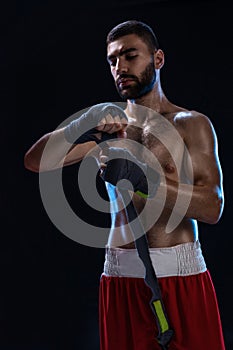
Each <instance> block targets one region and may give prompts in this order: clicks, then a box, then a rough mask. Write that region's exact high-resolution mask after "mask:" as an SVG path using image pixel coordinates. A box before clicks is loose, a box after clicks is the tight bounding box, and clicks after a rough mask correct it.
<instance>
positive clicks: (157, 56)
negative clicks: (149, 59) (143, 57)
mask: <svg viewBox="0 0 233 350" xmlns="http://www.w3.org/2000/svg"><path fill="white" fill-rule="evenodd" d="M154 64H155V69H161V68H162V67H163V65H164V52H163V50H161V49H158V50H157V51H155V53H154Z"/></svg>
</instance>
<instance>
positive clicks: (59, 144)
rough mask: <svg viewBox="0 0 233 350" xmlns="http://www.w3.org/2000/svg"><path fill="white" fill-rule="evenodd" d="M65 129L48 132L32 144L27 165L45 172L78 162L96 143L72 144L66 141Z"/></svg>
mask: <svg viewBox="0 0 233 350" xmlns="http://www.w3.org/2000/svg"><path fill="white" fill-rule="evenodd" d="M63 131H64V130H63V129H58V130H55V131H53V132H51V133H48V134H46V135H44V136H42V137H41V138H40V139H39V140H38V141H37V142H36V143H35V144H34V145H32V147H31V148H30V149H29V150H28V151H27V152H26V154H25V157H24V165H25V167H26V168H27V169H29V170H31V171H34V172H39V171H40V172H43V171H48V170H53V169H56V168H59V167H62V166H66V165H69V164H73V163H77V162H79V161H80V160H82V159H83V157H84V156H85V155H86V154H87V153H88V152H89V151H90V149H92V148H93V147H94V146H95V145H96V144H95V142H93V141H92V142H87V143H84V144H80V145H75V146H72V145H71V144H70V143H68V142H67V141H66V139H65V137H64V132H63Z"/></svg>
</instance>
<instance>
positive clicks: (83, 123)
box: [64, 102, 128, 144]
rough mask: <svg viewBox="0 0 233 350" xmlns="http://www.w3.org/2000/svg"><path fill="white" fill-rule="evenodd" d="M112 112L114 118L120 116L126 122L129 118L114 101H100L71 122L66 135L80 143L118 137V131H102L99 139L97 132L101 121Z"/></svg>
mask: <svg viewBox="0 0 233 350" xmlns="http://www.w3.org/2000/svg"><path fill="white" fill-rule="evenodd" d="M108 114H110V115H111V116H112V117H113V118H114V117H116V116H119V117H120V119H122V118H124V119H125V120H126V122H127V121H128V118H127V116H126V114H125V112H124V111H123V109H122V108H120V107H118V106H117V105H115V104H113V103H109V102H106V103H100V104H97V105H94V106H92V107H91V108H90V109H89V110H88V111H87V112H86V113H84V114H82V115H81V116H80V117H79V118H77V119H75V120H73V121H72V122H70V123H69V124H68V125H67V126H66V127H65V130H64V135H65V138H66V140H67V141H68V142H69V143H75V144H80V143H84V142H88V141H95V142H96V143H97V144H99V143H100V142H103V141H107V140H109V139H113V138H116V137H117V133H113V134H109V133H106V132H101V138H100V139H99V138H98V137H97V136H96V135H95V134H97V133H99V132H100V131H98V130H97V129H96V127H97V125H98V124H99V122H100V121H101V120H102V119H103V118H104V117H106V116H107V115H108Z"/></svg>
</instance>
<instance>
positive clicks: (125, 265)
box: [103, 241, 206, 278]
mask: <svg viewBox="0 0 233 350" xmlns="http://www.w3.org/2000/svg"><path fill="white" fill-rule="evenodd" d="M149 251H150V257H151V261H152V264H153V267H154V269H155V273H156V275H157V277H168V276H188V275H195V274H198V273H201V272H204V271H206V264H205V260H204V257H203V255H202V251H201V246H200V242H199V241H196V242H189V243H184V244H179V245H176V246H173V247H169V248H150V250H149ZM103 274H104V275H107V276H119V277H120V276H121V277H139V278H144V276H145V268H144V265H143V263H142V261H141V259H140V258H139V256H138V254H137V250H136V249H122V248H109V247H106V254H105V262H104V272H103Z"/></svg>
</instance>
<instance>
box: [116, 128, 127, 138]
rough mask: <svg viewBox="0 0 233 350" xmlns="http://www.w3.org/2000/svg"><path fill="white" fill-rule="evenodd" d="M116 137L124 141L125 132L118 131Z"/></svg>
mask: <svg viewBox="0 0 233 350" xmlns="http://www.w3.org/2000/svg"><path fill="white" fill-rule="evenodd" d="M117 137H118V138H120V139H126V138H127V132H126V131H125V130H119V131H117Z"/></svg>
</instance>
